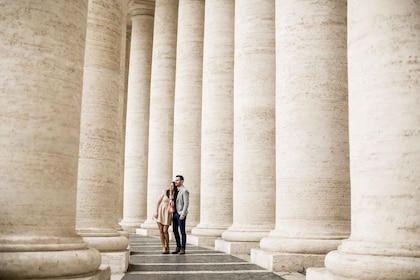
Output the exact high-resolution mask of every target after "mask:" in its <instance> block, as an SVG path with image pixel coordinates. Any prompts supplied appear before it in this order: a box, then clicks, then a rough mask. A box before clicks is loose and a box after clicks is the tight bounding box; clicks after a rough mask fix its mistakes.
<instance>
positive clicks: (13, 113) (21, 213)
mask: <svg viewBox="0 0 420 280" xmlns="http://www.w3.org/2000/svg"><path fill="white" fill-rule="evenodd" d="M86 15H87V2H86V1H72V2H68V3H64V2H60V1H42V2H41V1H38V2H36V3H35V2H34V1H2V2H0V25H1V26H2V28H1V30H0V37H1V43H0V65H1V69H2V71H1V72H2V74H1V75H0V85H1V86H0V98H1V103H0V123H1V124H0V178H1V180H0V182H1V183H0V192H1V195H0V278H1V279H24V278H25V279H28V278H30V279H37V278H49V279H52V278H58V277H66V279H80V275H85V276H86V275H87V274H90V275H91V276H90V277H88V276H86V277H85V278H84V279H93V278H95V279H98V278H97V277H98V275H99V274H101V272H100V271H98V268H99V265H100V263H101V260H100V258H101V256H100V254H99V252H98V251H97V250H95V249H88V247H87V244H86V243H84V242H83V239H82V238H81V237H80V236H78V235H77V234H76V231H75V222H76V182H77V161H78V151H79V129H80V108H81V96H82V77H83V74H82V73H83V56H84V44H85V36H86V32H85V30H86ZM57 262H59V263H60V265H56V264H57ZM108 272H109V270H108ZM108 276H109V273H108ZM108 279H109V277H108Z"/></svg>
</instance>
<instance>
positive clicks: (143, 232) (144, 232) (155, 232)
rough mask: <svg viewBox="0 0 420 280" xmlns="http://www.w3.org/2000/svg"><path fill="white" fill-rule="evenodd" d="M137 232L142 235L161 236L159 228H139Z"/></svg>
mask: <svg viewBox="0 0 420 280" xmlns="http://www.w3.org/2000/svg"><path fill="white" fill-rule="evenodd" d="M136 234H139V235H142V236H159V230H158V229H150V228H149V229H146V228H137V229H136Z"/></svg>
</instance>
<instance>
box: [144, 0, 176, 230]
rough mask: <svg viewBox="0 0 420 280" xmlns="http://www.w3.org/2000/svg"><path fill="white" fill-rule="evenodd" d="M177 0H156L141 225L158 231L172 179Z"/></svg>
mask: <svg viewBox="0 0 420 280" xmlns="http://www.w3.org/2000/svg"><path fill="white" fill-rule="evenodd" d="M177 23H178V1H177V0H173V1H167V0H157V1H156V4H155V23H154V36H153V58H152V75H151V85H150V125H149V164H148V176H147V213H148V214H147V218H148V220H147V222H146V223H144V224H143V225H142V228H144V229H145V230H147V231H148V233H147V234H149V233H150V234H152V232H153V231H154V232H155V233H156V234H157V233H158V232H157V226H156V222H155V221H154V220H152V218H153V214H154V213H155V211H156V200H157V198H158V197H159V195H160V194H161V192H162V190H164V189H166V188H167V187H168V185H169V183H170V182H171V181H172V179H173V178H172V177H173V176H172V160H173V158H172V148H173V128H174V127H173V126H174V92H175V61H176V34H177Z"/></svg>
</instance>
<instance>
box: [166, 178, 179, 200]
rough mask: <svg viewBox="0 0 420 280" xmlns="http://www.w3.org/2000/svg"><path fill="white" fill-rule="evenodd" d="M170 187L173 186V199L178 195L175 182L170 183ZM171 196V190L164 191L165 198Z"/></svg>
mask: <svg viewBox="0 0 420 280" xmlns="http://www.w3.org/2000/svg"><path fill="white" fill-rule="evenodd" d="M172 185H173V186H174V198H175V197H176V195H177V193H178V189H177V187H176V184H175V182H172ZM170 194H171V190H170V189H168V190H167V191H166V196H167V197H168V198H169V195H170Z"/></svg>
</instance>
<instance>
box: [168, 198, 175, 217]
mask: <svg viewBox="0 0 420 280" xmlns="http://www.w3.org/2000/svg"><path fill="white" fill-rule="evenodd" d="M173 212H175V203H174V200H173V198H171V199H169V206H168V213H173Z"/></svg>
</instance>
